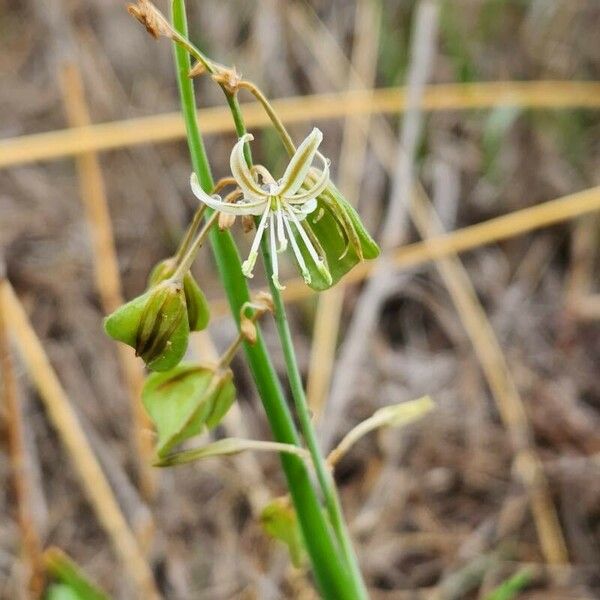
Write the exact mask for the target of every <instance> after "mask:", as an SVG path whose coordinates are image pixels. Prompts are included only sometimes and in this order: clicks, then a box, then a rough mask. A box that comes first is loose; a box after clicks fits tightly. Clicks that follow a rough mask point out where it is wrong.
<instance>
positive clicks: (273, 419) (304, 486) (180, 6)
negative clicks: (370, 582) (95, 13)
mask: <svg viewBox="0 0 600 600" xmlns="http://www.w3.org/2000/svg"><path fill="white" fill-rule="evenodd" d="M172 14H173V25H174V27H175V29H177V30H178V31H179V32H180V34H181V35H182V36H184V37H185V38H187V22H186V16H185V4H184V0H173V2H172ZM175 57H176V66H177V82H178V86H179V92H180V96H181V106H182V112H183V116H184V120H185V124H186V130H187V139H188V146H189V150H190V155H191V158H192V165H193V168H194V171H195V172H196V175H197V177H198V181H199V182H200V185H201V186H202V188H203V189H204V190H206V191H210V190H212V188H213V178H212V174H211V171H210V166H209V163H208V159H207V156H206V151H205V149H204V145H203V142H202V136H201V134H200V130H199V127H198V122H197V113H196V102H195V97H194V88H193V85H192V82H191V80H190V79H189V77H188V73H189V70H190V59H189V55H188V53H187V51H186V49H185V48H181V47H179V46H178V45H177V44H175ZM210 240H211V244H212V247H213V252H214V255H215V259H216V262H217V268H218V270H219V273H220V276H221V280H222V282H223V286H224V288H225V291H226V294H227V298H228V301H229V304H230V307H231V312H232V314H233V316H234V318H235V319H236V322H237V323H238V326H239V319H240V310H241V308H242V306H243V304H244V303H245V302H248V301H249V300H250V292H249V290H248V286H247V283H246V280H245V278H244V276H243V275H242V271H241V262H240V257H239V254H238V252H237V248H236V246H235V244H234V242H233V239H232V237H231V235H230V233H229V232H228V231H219V230H217V229H215V228H212V230H211V233H210ZM244 350H245V352H246V357H247V360H248V364H249V366H250V370H251V372H252V377H253V379H254V381H255V383H256V387H257V389H258V393H259V395H260V398H261V400H262V403H263V406H264V409H265V412H266V415H267V418H268V420H269V424H270V426H271V429H272V431H273V436H274V438H275V440H276V441H278V442H281V443H286V444H293V445H296V446H297V445H299V439H298V433H297V431H296V428H295V426H294V422H293V419H292V416H291V414H290V411H289V409H288V407H287V404H286V402H285V397H284V395H283V390H282V389H281V384H280V382H279V379H278V378H277V374H276V372H275V369H274V368H273V365H272V363H271V360H270V358H269V355H268V353H267V349H266V346H265V343H264V340H263V338H262V335H261V333H260V330H258V337H257V340H256V343H255V344H254V345H250V344H248V343H245V344H244ZM281 462H282V467H283V470H284V472H285V475H286V479H287V482H288V488H289V490H290V496H291V498H292V501H293V503H294V507H295V509H296V514H297V515H298V521H299V523H300V527H301V529H302V533H303V537H304V541H305V544H306V548H307V551H308V554H309V556H310V559H311V563H312V567H313V571H314V575H315V578H316V580H317V585H318V587H319V589H320V591H321V593H322V595H323V597H324V598H327V599H331V600H356V598H361V597H362V596H361V595H360V594H358V593H357V592H358V590H357V589H356V585H355V583H354V580H353V577H352V576H351V573H350V572H349V570H348V568H347V567H346V564H345V561H343V559H342V558H341V556H340V554H339V552H338V549H337V545H336V543H335V537H334V536H333V534H332V531H331V529H330V527H329V525H328V523H327V520H326V519H325V516H324V514H323V511H322V510H321V505H320V503H319V500H318V498H317V495H316V493H315V489H314V488H313V486H312V483H311V480H310V475H309V472H308V470H307V468H306V465H305V464H304V463H303V461H302V460H301V459H300V458H299V457H297V456H294V455H290V454H283V453H282V455H281Z"/></svg>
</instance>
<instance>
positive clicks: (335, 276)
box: [296, 183, 380, 291]
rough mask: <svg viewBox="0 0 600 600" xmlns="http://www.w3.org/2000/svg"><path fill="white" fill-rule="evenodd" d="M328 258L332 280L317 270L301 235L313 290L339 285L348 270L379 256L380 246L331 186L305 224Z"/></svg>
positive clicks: (301, 245) (297, 238) (319, 248)
mask: <svg viewBox="0 0 600 600" xmlns="http://www.w3.org/2000/svg"><path fill="white" fill-rule="evenodd" d="M302 223H303V225H304V226H305V229H306V230H307V233H308V234H309V236H310V237H311V239H312V240H313V242H314V243H315V246H316V248H317V251H318V252H319V253H320V254H321V253H322V254H323V255H324V257H325V259H326V262H327V266H328V268H329V272H330V273H331V281H328V280H327V278H325V277H324V276H323V274H322V273H321V272H320V271H319V270H318V269H317V267H316V265H315V263H314V261H313V260H312V258H311V257H310V254H309V253H308V250H307V249H306V247H305V245H304V244H303V243H302V240H301V239H300V237H299V235H298V234H296V240H297V242H298V245H299V247H300V251H301V252H302V256H303V257H304V260H305V262H306V265H307V267H308V270H309V272H310V276H311V283H310V284H309V285H310V287H311V288H313V289H314V290H317V291H322V290H326V289H328V288H330V287H331V286H333V285H335V284H336V283H337V282H338V281H339V280H340V279H341V278H342V277H343V276H344V275H345V274H346V273H348V271H350V270H351V269H352V268H354V267H355V266H356V265H357V264H358V263H360V262H362V261H363V260H371V259H373V258H377V257H378V256H379V252H380V250H379V246H378V245H377V243H376V242H375V240H373V238H372V237H371V236H370V235H369V233H368V232H367V230H366V229H365V227H364V225H363V224H362V222H361V220H360V217H359V216H358V213H357V212H356V211H355V210H354V208H353V207H352V206H351V205H350V203H349V202H348V201H347V200H346V199H345V198H344V196H343V195H342V194H341V192H340V191H339V190H338V189H337V188H336V187H335V186H334V185H333V184H332V183H330V184H329V185H328V186H327V189H326V190H325V191H324V192H323V193H322V194H321V195H320V196H319V198H318V200H317V208H316V210H315V211H314V212H312V213H311V214H310V215H308V217H307V218H306V219H305V220H304V221H303V222H302Z"/></svg>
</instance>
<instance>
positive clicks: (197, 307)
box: [148, 258, 210, 331]
mask: <svg viewBox="0 0 600 600" xmlns="http://www.w3.org/2000/svg"><path fill="white" fill-rule="evenodd" d="M175 267H176V265H175V260H174V259H173V258H167V259H165V260H163V261H161V262H159V263H158V264H157V265H156V266H155V267H154V269H152V272H151V273H150V276H149V278H148V286H149V287H152V286H154V285H156V284H158V283H160V282H161V281H165V280H166V279H168V278H169V277H171V276H172V275H173V273H174V272H175ZM183 293H184V294H185V303H186V306H187V312H188V323H189V327H190V331H202V330H203V329H206V326H207V325H208V321H209V320H210V311H209V308H208V301H207V300H206V296H205V295H204V293H203V292H202V290H201V289H200V286H199V285H198V283H197V282H196V280H195V279H194V277H193V275H192V274H191V273H189V272H188V273H186V275H185V276H184V278H183Z"/></svg>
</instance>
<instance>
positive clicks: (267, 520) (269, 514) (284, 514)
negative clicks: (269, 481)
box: [260, 496, 306, 568]
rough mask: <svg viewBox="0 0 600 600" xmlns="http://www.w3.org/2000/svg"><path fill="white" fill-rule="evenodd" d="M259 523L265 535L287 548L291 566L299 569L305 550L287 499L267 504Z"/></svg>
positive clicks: (298, 527)
mask: <svg viewBox="0 0 600 600" xmlns="http://www.w3.org/2000/svg"><path fill="white" fill-rule="evenodd" d="M260 523H261V525H262V527H263V529H264V530H265V532H266V533H267V535H269V536H271V537H272V538H274V539H276V540H279V541H280V542H283V543H284V544H285V545H286V546H287V547H288V550H289V553H290V558H291V559H292V564H293V565H294V566H295V567H297V568H299V567H301V566H302V564H303V562H304V561H305V559H306V548H305V546H304V541H303V539H302V533H301V531H300V525H299V523H298V517H297V516H296V511H295V510H294V507H293V506H292V504H291V502H290V499H289V497H287V496H285V497H281V498H275V499H274V500H272V501H271V502H269V504H267V505H266V506H265V507H264V508H263V510H262V512H261V514H260Z"/></svg>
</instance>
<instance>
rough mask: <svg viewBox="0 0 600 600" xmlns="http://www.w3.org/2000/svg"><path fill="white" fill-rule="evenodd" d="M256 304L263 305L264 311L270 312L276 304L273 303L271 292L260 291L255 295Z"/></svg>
mask: <svg viewBox="0 0 600 600" xmlns="http://www.w3.org/2000/svg"><path fill="white" fill-rule="evenodd" d="M254 304H256V305H258V306H262V307H263V310H262V313H265V312H270V313H272V312H273V311H274V310H275V304H274V303H273V296H271V294H269V292H265V291H260V292H257V293H256V295H255V296H254Z"/></svg>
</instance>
